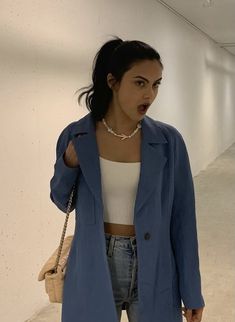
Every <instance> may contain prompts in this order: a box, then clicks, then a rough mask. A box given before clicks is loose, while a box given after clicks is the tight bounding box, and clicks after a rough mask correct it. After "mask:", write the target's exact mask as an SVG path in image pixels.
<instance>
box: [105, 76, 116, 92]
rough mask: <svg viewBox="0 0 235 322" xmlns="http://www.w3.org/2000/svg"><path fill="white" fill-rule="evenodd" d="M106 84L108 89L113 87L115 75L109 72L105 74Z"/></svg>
mask: <svg viewBox="0 0 235 322" xmlns="http://www.w3.org/2000/svg"><path fill="white" fill-rule="evenodd" d="M107 84H108V86H109V88H110V89H113V88H114V86H115V77H114V76H113V75H112V74H111V73H108V75H107Z"/></svg>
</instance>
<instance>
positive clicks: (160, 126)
mask: <svg viewBox="0 0 235 322" xmlns="http://www.w3.org/2000/svg"><path fill="white" fill-rule="evenodd" d="M147 117H148V119H149V122H151V123H152V125H153V127H155V128H156V129H157V130H158V131H160V132H161V133H162V134H163V135H164V137H165V138H166V140H167V141H168V142H173V143H174V144H177V143H180V142H183V143H184V139H183V135H182V134H181V133H180V131H179V130H178V129H177V128H176V127H175V126H174V125H172V124H169V123H166V122H162V121H159V120H155V119H153V118H151V117H149V116H147Z"/></svg>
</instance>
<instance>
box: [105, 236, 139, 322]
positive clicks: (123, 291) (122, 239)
mask: <svg viewBox="0 0 235 322" xmlns="http://www.w3.org/2000/svg"><path fill="white" fill-rule="evenodd" d="M105 238H106V250H107V252H106V253H107V259H108V264H109V268H110V273H111V280H112V287H113V295H114V299H115V303H116V309H117V315H118V320H119V321H121V315H122V310H124V309H126V313H127V316H128V320H129V322H138V286H137V268H138V265H137V243H136V237H135V236H119V235H111V234H108V233H105Z"/></svg>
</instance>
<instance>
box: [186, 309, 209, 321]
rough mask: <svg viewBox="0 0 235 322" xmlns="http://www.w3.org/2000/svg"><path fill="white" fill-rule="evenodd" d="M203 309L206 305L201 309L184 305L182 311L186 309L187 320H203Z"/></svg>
mask: <svg viewBox="0 0 235 322" xmlns="http://www.w3.org/2000/svg"><path fill="white" fill-rule="evenodd" d="M203 309H204V307H201V308H199V309H186V308H185V307H182V311H184V313H183V316H184V317H185V318H186V320H187V322H201V321H202V311H203Z"/></svg>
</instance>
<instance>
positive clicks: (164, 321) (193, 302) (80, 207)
mask: <svg viewBox="0 0 235 322" xmlns="http://www.w3.org/2000/svg"><path fill="white" fill-rule="evenodd" d="M141 123H142V139H141V170H140V178H139V184H138V190H137V196H136V201H135V206H134V225H135V231H136V239H137V247H138V253H137V256H138V299H139V321H138V322H181V321H182V310H181V300H182V301H183V304H184V305H185V306H186V307H187V308H191V309H192V308H200V307H203V306H204V305H205V302H204V299H203V296H202V294H201V277H200V269H199V256H198V240H197V227H196V214H195V196H194V186H193V179H192V174H191V169H190V163H189V157H188V153H187V149H186V146H185V143H184V140H183V138H182V135H181V134H180V133H179V132H178V130H176V128H174V127H173V126H172V125H169V124H167V123H163V122H160V121H157V120H154V119H152V118H151V117H149V116H147V115H145V116H144V118H143V119H142V120H141ZM79 133H83V134H84V135H82V136H79V137H77V134H79ZM70 140H72V141H73V143H74V146H75V151H76V153H77V155H78V158H79V162H80V166H78V167H76V168H70V167H68V166H66V165H65V163H64V160H63V153H64V151H65V150H66V147H67V145H68V142H69V141H70ZM75 182H76V184H77V190H76V194H75V197H74V201H73V203H72V208H71V209H72V210H74V209H75V219H76V220H75V222H76V225H75V231H74V238H73V242H72V245H71V250H70V254H69V258H68V262H67V271H66V276H65V280H64V291H63V303H62V322H118V320H117V313H116V307H115V300H114V296H113V291H112V282H111V276H110V271H109V266H108V262H107V257H106V256H107V255H106V243H105V232H104V219H103V203H102V190H101V172H100V164H99V151H98V146H97V141H96V136H95V127H94V125H93V122H92V118H91V113H90V112H89V113H88V114H87V115H85V116H84V117H83V118H81V119H80V120H78V121H75V122H72V123H70V124H69V125H67V126H66V127H65V128H64V129H63V131H62V132H61V134H60V136H59V138H58V141H57V146H56V162H55V165H54V175H53V177H52V179H51V181H50V188H51V192H50V198H51V200H52V201H53V202H54V203H55V205H56V206H57V207H58V208H59V209H60V210H61V211H62V212H63V213H66V208H67V203H68V199H69V195H70V192H71V189H72V186H73V184H74V183H75ZM72 210H71V211H72Z"/></svg>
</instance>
